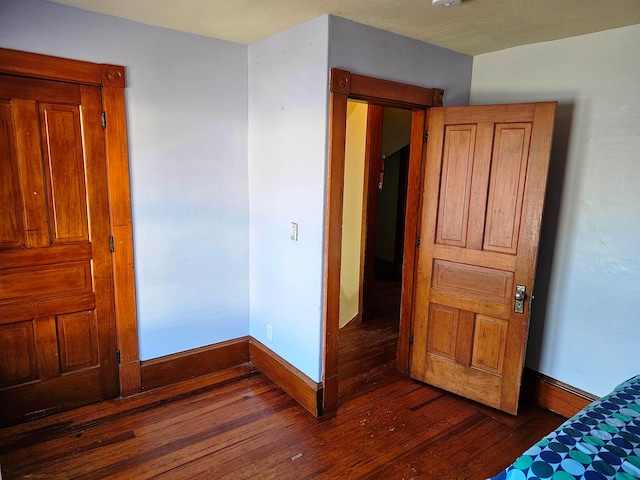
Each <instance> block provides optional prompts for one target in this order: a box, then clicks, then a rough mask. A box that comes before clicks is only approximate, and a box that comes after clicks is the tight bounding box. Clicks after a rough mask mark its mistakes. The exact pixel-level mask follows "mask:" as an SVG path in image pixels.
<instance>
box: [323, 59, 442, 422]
mask: <svg viewBox="0 0 640 480" xmlns="http://www.w3.org/2000/svg"><path fill="white" fill-rule="evenodd" d="M329 90H330V97H329V150H328V157H329V158H328V172H327V210H326V215H325V262H326V266H325V279H324V309H323V311H324V351H323V361H324V372H323V379H322V384H323V412H324V413H330V412H335V411H336V410H337V408H338V330H339V318H340V261H341V255H342V200H343V190H344V163H345V141H346V124H347V100H348V99H350V98H351V99H354V100H364V101H366V102H370V103H375V104H378V105H384V106H391V107H399V108H406V109H410V110H412V121H411V145H420V146H421V147H422V145H423V143H424V127H425V122H426V109H427V108H428V107H434V106H441V105H442V97H443V95H444V90H442V89H438V88H424V87H417V86H413V85H406V84H402V83H398V82H392V81H389V80H382V79H378V78H373V77H367V76H364V75H358V74H354V73H351V72H349V71H347V70H341V69H337V68H332V69H331V74H330V80H329ZM416 150H419V151H416ZM422 150H423V149H422V148H419V149H412V151H411V156H410V159H409V179H408V185H407V208H406V218H407V221H406V222H405V240H404V261H403V267H402V279H403V280H402V297H401V305H400V333H399V340H398V366H399V368H400V369H401V370H403V371H405V372H406V371H408V369H409V339H410V335H411V305H412V301H413V298H412V297H413V277H414V263H415V239H416V235H417V227H418V225H417V222H418V207H419V196H420V176H421V169H422V158H423V153H422Z"/></svg>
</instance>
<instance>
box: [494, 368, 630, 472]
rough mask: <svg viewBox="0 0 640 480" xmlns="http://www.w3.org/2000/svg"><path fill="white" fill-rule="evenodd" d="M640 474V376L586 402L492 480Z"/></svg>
mask: <svg viewBox="0 0 640 480" xmlns="http://www.w3.org/2000/svg"><path fill="white" fill-rule="evenodd" d="M547 479H549V480H638V479H640V375H638V376H636V377H633V378H631V379H629V380H627V381H626V382H623V383H621V384H620V385H618V386H617V387H616V389H615V390H614V391H613V392H611V393H610V394H609V395H607V396H605V397H602V398H601V399H599V400H596V401H595V402H593V403H591V404H590V405H588V406H587V407H586V408H585V409H583V410H582V411H580V412H579V413H578V414H577V415H576V416H574V417H572V418H570V419H568V420H567V421H566V422H564V423H563V424H562V425H560V426H559V427H558V428H557V429H556V430H554V431H553V432H551V433H550V434H549V435H547V436H546V437H545V438H543V439H542V440H540V441H539V442H538V443H536V444H535V445H534V446H532V447H531V448H529V449H528V450H527V451H526V452H524V453H523V454H522V455H521V456H520V457H519V458H518V459H517V460H516V461H515V462H514V463H513V464H512V465H511V466H509V467H508V468H507V469H506V470H504V471H503V472H501V473H500V474H498V475H496V476H495V477H493V479H492V480H547Z"/></svg>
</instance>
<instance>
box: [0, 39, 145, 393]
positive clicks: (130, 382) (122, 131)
mask: <svg viewBox="0 0 640 480" xmlns="http://www.w3.org/2000/svg"><path fill="white" fill-rule="evenodd" d="M0 73H3V74H7V75H13V76H19V77H30V78H41V79H46V80H58V81H63V82H69V83H78V84H82V85H93V86H98V87H100V89H101V92H102V108H103V111H104V113H105V118H106V119H107V121H108V126H107V128H105V129H104V139H105V157H106V165H107V191H108V196H109V198H108V202H109V222H110V228H111V236H112V237H113V244H114V252H113V255H112V268H113V288H114V299H115V305H114V311H115V319H116V320H115V322H116V335H117V343H116V348H117V349H118V351H119V352H120V358H119V360H120V361H119V365H118V383H119V392H120V396H128V395H132V394H134V393H138V392H140V358H139V349H138V327H137V320H136V301H135V284H134V268H133V234H132V223H131V193H130V185H129V157H128V152H127V123H126V115H125V99H124V89H125V86H126V82H125V72H124V67H122V66H118V65H107V64H98V63H91V62H84V61H79V60H69V59H66V58H60V57H52V56H48V55H41V54H36V53H28V52H21V51H17V50H8V49H4V48H0ZM114 355H116V352H114Z"/></svg>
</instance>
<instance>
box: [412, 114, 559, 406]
mask: <svg viewBox="0 0 640 480" xmlns="http://www.w3.org/2000/svg"><path fill="white" fill-rule="evenodd" d="M555 107H556V104H555V103H537V104H519V105H492V106H476V107H449V108H432V109H431V110H430V111H429V118H428V125H427V129H428V135H429V139H428V143H427V151H426V152H427V153H426V165H425V174H424V182H423V194H422V204H421V213H420V227H419V240H420V246H419V248H418V254H417V260H416V262H417V263H416V266H417V268H416V280H415V296H414V302H415V305H414V314H413V336H414V343H413V348H412V352H411V376H412V377H413V378H416V379H417V380H421V381H424V382H426V383H429V384H432V385H435V386H438V387H441V388H444V389H446V390H448V391H451V392H454V393H456V394H459V395H462V396H464V397H467V398H470V399H473V400H476V401H478V402H480V403H484V404H486V405H490V406H492V407H495V408H498V409H500V410H503V411H506V412H509V413H512V414H516V413H517V409H518V399H519V393H520V383H521V377H522V369H523V364H524V357H525V349H526V341H527V332H528V327H529V307H530V301H529V300H530V298H531V291H532V289H533V281H534V274H535V267H536V257H537V251H538V239H539V233H540V225H541V219H542V208H543V203H544V196H545V188H546V181H547V172H548V165H549V154H550V150H551V136H552V130H553V121H554V116H555ZM516 298H517V299H518V300H516Z"/></svg>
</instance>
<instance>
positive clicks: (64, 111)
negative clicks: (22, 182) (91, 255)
mask: <svg viewBox="0 0 640 480" xmlns="http://www.w3.org/2000/svg"><path fill="white" fill-rule="evenodd" d="M39 107H40V124H41V129H42V134H41V135H42V136H41V138H42V143H43V145H42V150H43V151H44V163H45V175H46V178H47V198H48V200H49V218H50V225H51V226H50V228H51V241H52V243H53V244H59V243H64V242H78V241H87V240H88V239H89V237H88V224H87V202H86V187H85V180H84V179H85V171H84V158H83V152H82V135H81V132H80V110H79V108H78V106H76V105H59V104H53V103H40V105H39Z"/></svg>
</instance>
